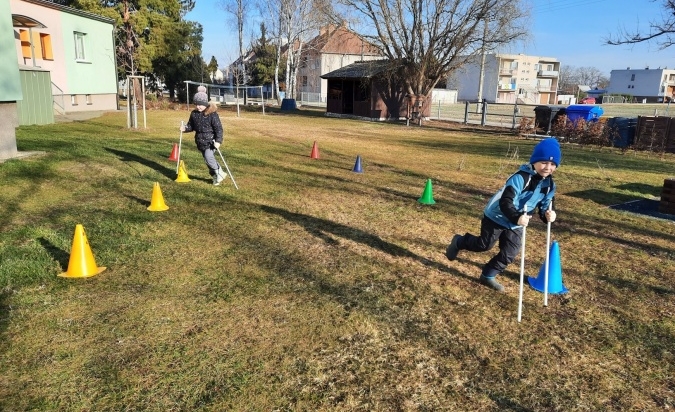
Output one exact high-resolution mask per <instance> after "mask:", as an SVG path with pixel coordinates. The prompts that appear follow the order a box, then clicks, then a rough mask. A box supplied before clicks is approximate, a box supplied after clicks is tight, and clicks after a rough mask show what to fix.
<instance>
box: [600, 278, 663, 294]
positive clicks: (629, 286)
mask: <svg viewBox="0 0 675 412" xmlns="http://www.w3.org/2000/svg"><path fill="white" fill-rule="evenodd" d="M598 278H599V279H601V280H603V281H605V282H607V283H609V284H611V285H614V286H615V287H616V288H619V289H626V290H630V291H632V292H638V291H639V290H640V289H641V288H643V287H645V288H647V289H649V290H651V291H652V292H653V293H655V294H657V295H675V289H672V288H666V287H661V286H650V285H644V284H643V283H638V282H633V281H630V280H626V279H617V278H612V277H609V276H605V275H600V276H598Z"/></svg>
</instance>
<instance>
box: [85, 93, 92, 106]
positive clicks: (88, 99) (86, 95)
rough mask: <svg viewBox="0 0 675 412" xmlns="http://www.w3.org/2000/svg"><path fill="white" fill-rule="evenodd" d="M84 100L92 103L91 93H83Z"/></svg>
mask: <svg viewBox="0 0 675 412" xmlns="http://www.w3.org/2000/svg"><path fill="white" fill-rule="evenodd" d="M84 100H85V101H86V102H87V104H88V105H92V104H93V103H92V102H91V95H90V94H85V95H84Z"/></svg>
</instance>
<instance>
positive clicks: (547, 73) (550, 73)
mask: <svg viewBox="0 0 675 412" xmlns="http://www.w3.org/2000/svg"><path fill="white" fill-rule="evenodd" d="M559 73H560V72H558V71H557V70H539V71H538V72H537V77H558V76H559Z"/></svg>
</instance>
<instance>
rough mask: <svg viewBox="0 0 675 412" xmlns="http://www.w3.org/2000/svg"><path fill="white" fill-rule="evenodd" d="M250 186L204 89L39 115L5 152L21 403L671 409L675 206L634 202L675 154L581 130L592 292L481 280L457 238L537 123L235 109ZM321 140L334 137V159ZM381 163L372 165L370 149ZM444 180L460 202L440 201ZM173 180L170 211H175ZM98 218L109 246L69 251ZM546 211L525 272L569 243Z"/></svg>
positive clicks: (576, 240)
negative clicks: (603, 141) (143, 108)
mask: <svg viewBox="0 0 675 412" xmlns="http://www.w3.org/2000/svg"><path fill="white" fill-rule="evenodd" d="M221 116H222V119H223V123H224V125H225V130H226V138H225V143H224V144H223V146H222V150H223V154H224V155H225V156H226V159H227V162H228V165H229V167H230V169H231V170H232V173H233V175H234V177H235V179H236V182H237V184H238V186H239V190H236V189H235V188H234V187H233V185H232V184H231V182H229V181H226V182H224V183H223V185H222V186H219V187H214V186H212V185H211V184H210V178H209V176H208V174H207V172H206V167H205V166H204V165H203V161H202V159H201V156H200V154H199V153H198V151H197V150H196V148H195V146H194V143H193V141H192V134H185V135H184V136H183V145H182V159H183V160H184V161H185V164H186V166H187V171H188V175H189V177H190V179H191V181H190V182H188V183H177V182H175V181H174V179H175V178H176V164H175V162H171V161H169V160H168V156H169V154H170V152H171V149H172V145H173V144H174V143H178V140H179V132H178V126H179V124H180V121H181V120H187V112H186V111H150V112H149V113H148V129H147V130H144V129H139V130H128V129H126V117H125V115H124V113H109V114H106V115H104V116H102V117H99V118H96V119H92V120H88V121H81V122H72V123H62V124H56V125H49V126H31V127H20V128H19V129H18V130H17V143H18V146H19V150H21V151H38V152H41V154H37V155H35V156H31V157H28V158H24V159H21V160H10V161H7V162H5V163H2V164H0V224H1V226H0V283H1V284H2V294H1V295H0V313H1V315H2V316H1V317H0V333H1V335H0V336H1V338H0V352H1V353H2V356H1V357H0V410H3V411H127V410H128V411H226V410H227V411H656V410H666V409H672V408H673V407H675V384H674V382H675V377H674V372H675V356H674V351H675V321H674V320H673V319H674V314H675V299H674V297H675V296H674V295H675V286H673V285H674V284H675V274H674V273H675V259H674V258H675V246H673V245H675V223H674V222H673V221H672V220H665V219H656V218H651V217H647V216H643V215H639V214H632V213H627V212H620V211H616V210H613V209H610V208H608V206H610V205H615V204H618V203H623V202H627V201H631V200H635V199H642V198H652V197H658V196H659V194H660V191H661V187H662V186H663V181H664V179H665V178H669V177H673V175H675V168H674V166H675V157H673V156H672V155H665V156H664V157H658V156H655V155H653V154H648V153H636V152H632V151H628V152H626V153H621V152H619V151H616V150H614V149H607V148H604V149H599V148H592V147H579V146H574V145H569V144H565V145H563V162H562V165H561V167H560V168H559V169H558V171H556V174H555V178H556V182H557V184H558V187H559V194H558V196H557V208H558V220H557V221H556V222H555V223H554V224H553V228H552V237H553V239H554V240H556V241H558V243H559V245H560V253H561V266H562V270H563V280H564V284H565V286H566V287H567V288H568V289H569V291H570V292H569V293H567V294H564V295H549V300H548V306H547V307H544V306H543V295H542V294H541V293H539V292H537V291H534V290H532V289H530V288H529V287H527V286H526V288H525V290H524V306H523V316H522V322H520V323H519V322H517V316H516V315H517V309H518V287H519V271H520V265H519V262H514V264H512V265H511V266H510V267H509V268H508V269H507V271H506V272H505V273H504V274H503V275H502V276H501V277H500V281H501V282H502V284H504V285H505V286H506V293H505V294H498V293H495V292H493V291H491V290H489V289H487V288H485V287H484V286H482V285H480V284H479V283H478V282H477V279H478V275H479V273H480V268H481V266H482V265H483V264H484V263H485V262H486V261H487V260H488V259H489V258H490V256H491V255H490V254H471V253H466V252H462V253H460V256H459V258H458V260H456V261H454V262H449V261H447V259H446V258H445V257H444V251H445V247H446V245H447V243H448V242H449V241H450V239H451V237H452V235H453V234H455V233H464V232H474V233H475V232H476V231H477V230H478V229H479V223H480V218H481V215H482V208H483V207H484V205H485V202H486V201H487V200H488V199H489V197H490V196H491V195H492V194H493V193H494V192H495V191H497V190H498V189H499V188H500V187H501V185H502V184H503V182H504V180H505V179H506V178H507V177H508V176H509V175H510V173H512V172H513V171H515V170H516V168H517V167H518V165H519V164H521V163H523V162H526V161H527V159H528V158H529V155H530V152H531V149H532V147H533V145H534V144H535V143H536V142H535V141H534V140H522V139H519V138H517V137H515V136H513V135H512V134H510V133H508V132H507V131H501V130H499V129H494V128H492V129H480V128H477V127H461V126H457V125H451V124H445V123H438V122H433V121H429V122H425V126H424V127H421V128H420V127H405V126H404V125H401V124H389V123H374V122H363V121H355V120H344V119H332V118H326V117H324V116H323V115H322V114H321V113H320V112H314V111H311V110H302V111H298V112H296V113H293V114H282V113H278V112H276V111H274V110H270V111H268V112H267V114H266V115H265V116H263V115H262V114H261V113H259V112H252V111H251V112H248V111H245V112H243V113H242V116H241V117H237V116H236V115H235V114H234V113H233V112H232V111H227V110H225V111H222V112H221ZM313 142H317V146H318V148H319V154H320V156H319V159H311V158H310V151H311V148H312V144H313ZM357 155H360V156H361V158H362V167H363V173H360V174H359V173H354V172H352V167H353V166H354V163H355V159H356V156H357ZM427 179H431V181H432V182H433V195H434V199H435V201H436V204H434V205H425V204H421V203H419V202H418V201H417V200H418V198H420V196H421V195H422V193H423V190H424V188H425V182H426V181H427ZM155 182H158V183H159V184H160V187H161V190H162V193H163V197H164V199H165V201H166V204H167V205H168V206H169V210H167V211H164V212H150V211H148V210H147V207H148V205H149V204H150V200H151V195H152V191H153V185H154V183H155ZM77 224H81V225H83V227H84V229H85V231H86V236H87V238H88V243H89V245H90V247H91V250H92V252H93V255H94V256H95V259H96V263H97V265H98V266H102V267H103V266H105V267H107V269H106V270H105V271H104V272H102V273H101V274H99V275H97V276H94V277H90V278H76V279H66V278H62V277H58V276H57V275H58V274H60V273H62V272H64V271H65V270H66V269H67V268H68V262H69V257H70V252H71V244H72V243H71V242H72V240H73V233H74V229H75V227H76V225H77ZM545 229H546V227H545V225H544V224H543V223H541V222H539V221H537V222H533V223H532V224H531V225H530V227H529V228H528V231H527V245H526V249H525V250H526V264H525V272H526V275H528V276H533V277H536V276H537V274H538V273H539V269H540V267H541V265H542V263H543V260H544V256H545V245H546V240H545V231H546V230H545Z"/></svg>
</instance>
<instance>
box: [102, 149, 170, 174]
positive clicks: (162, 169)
mask: <svg viewBox="0 0 675 412" xmlns="http://www.w3.org/2000/svg"><path fill="white" fill-rule="evenodd" d="M104 149H105V150H107V151H108V152H110V153H112V154H114V155H116V156H119V158H120V160H121V161H123V162H136V163H140V164H142V165H143V166H147V167H149V168H150V169H152V170H155V171H157V172H159V173H161V174H162V175H164V176H166V177H167V178H169V179H173V178H174V177H175V176H176V171H175V170H174V169H173V168H168V167H166V166H164V165H162V164H159V163H157V162H155V161H152V160H148V159H146V158H144V157H141V156H138V155H136V154H133V153H129V152H125V151H123V150H117V149H113V148H110V147H104Z"/></svg>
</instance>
